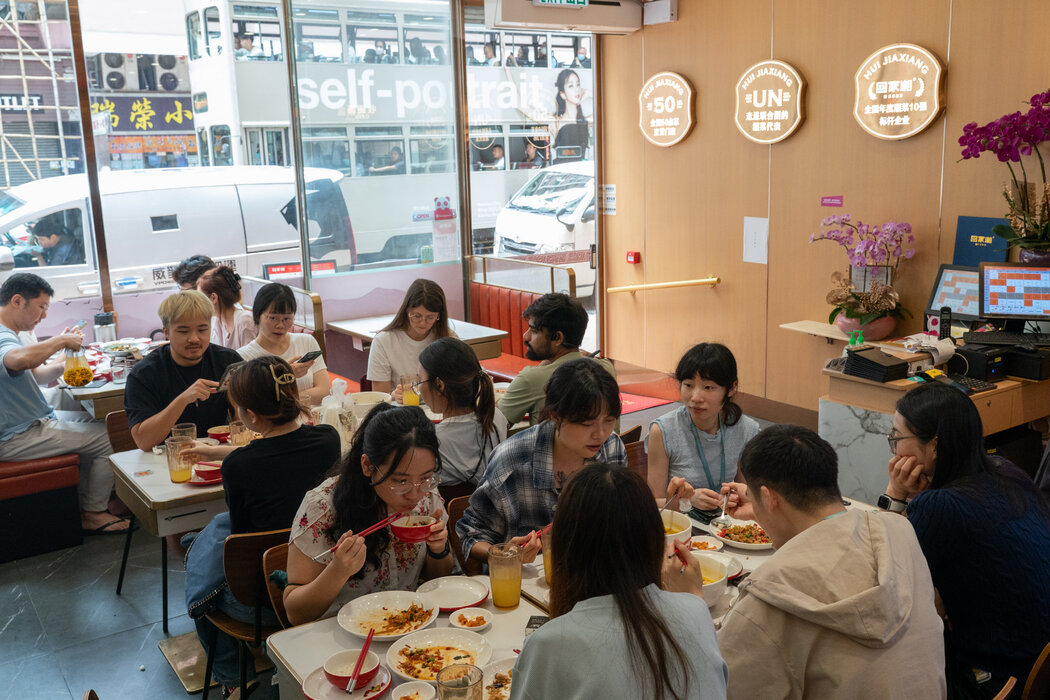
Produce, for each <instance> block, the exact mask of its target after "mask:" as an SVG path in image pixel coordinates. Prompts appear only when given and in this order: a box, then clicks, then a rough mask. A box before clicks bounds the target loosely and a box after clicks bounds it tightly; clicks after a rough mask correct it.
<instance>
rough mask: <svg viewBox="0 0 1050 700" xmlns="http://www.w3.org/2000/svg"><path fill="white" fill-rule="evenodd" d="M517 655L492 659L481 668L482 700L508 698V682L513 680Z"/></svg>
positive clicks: (503, 699)
mask: <svg viewBox="0 0 1050 700" xmlns="http://www.w3.org/2000/svg"><path fill="white" fill-rule="evenodd" d="M515 661H517V657H511V658H508V659H500V660H499V661H493V662H492V663H490V664H489V665H488V666H486V667H485V668H483V669H481V673H482V675H483V680H482V683H484V684H485V685H484V688H483V689H482V695H481V697H482V700H510V684H511V681H513V680H514V662H515Z"/></svg>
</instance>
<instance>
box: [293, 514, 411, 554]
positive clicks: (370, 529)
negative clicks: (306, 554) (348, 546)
mask: <svg viewBox="0 0 1050 700" xmlns="http://www.w3.org/2000/svg"><path fill="white" fill-rule="evenodd" d="M401 515H402V513H401V511H398V512H396V513H394V514H393V515H391V516H388V517H386V518H383V519H382V520H380V521H379V522H378V523H376V524H375V525H372V526H370V527H366V528H365V529H364V530H362V531H361V532H358V533H356V535H357V536H358V537H366V536H368V535H371V534H372V533H373V532H375V531H376V530H382V529H383V528H384V527H386V526H387V525H389V524H390V523H392V522H394V521H395V520H397V519H398V518H400V517H401ZM337 549H339V545H338V544H337V545H334V546H333V547H332V548H331V549H329V550H326V551H324V552H321V553H320V554H318V555H317V556H316V557H310V561H317V560H318V559H320V558H321V557H323V556H324V555H326V554H330V553H332V552H334V551H335V550H337Z"/></svg>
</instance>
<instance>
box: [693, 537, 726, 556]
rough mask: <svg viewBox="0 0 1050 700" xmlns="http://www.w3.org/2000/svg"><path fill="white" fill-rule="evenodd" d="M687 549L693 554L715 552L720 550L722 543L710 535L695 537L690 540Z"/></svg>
mask: <svg viewBox="0 0 1050 700" xmlns="http://www.w3.org/2000/svg"><path fill="white" fill-rule="evenodd" d="M689 549H690V550H692V551H694V552H717V551H718V550H720V549H722V543H721V542H719V541H718V539H716V538H714V537H712V536H711V535H697V536H696V537H693V538H690V540H689Z"/></svg>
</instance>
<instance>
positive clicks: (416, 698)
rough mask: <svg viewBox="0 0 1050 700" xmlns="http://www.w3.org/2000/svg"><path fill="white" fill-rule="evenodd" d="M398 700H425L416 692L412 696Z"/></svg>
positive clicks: (405, 696) (403, 696)
mask: <svg viewBox="0 0 1050 700" xmlns="http://www.w3.org/2000/svg"><path fill="white" fill-rule="evenodd" d="M397 700H423V696H422V695H420V694H419V693H418V692H416V693H412V694H411V695H402V696H401V697H400V698H398V699H397Z"/></svg>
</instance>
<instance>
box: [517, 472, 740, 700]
mask: <svg viewBox="0 0 1050 700" xmlns="http://www.w3.org/2000/svg"><path fill="white" fill-rule="evenodd" d="M549 538H550V540H551V547H552V551H551V560H552V572H551V595H550V612H551V621H550V622H548V623H547V624H545V625H544V626H543V627H541V628H540V629H538V630H536V632H535V633H534V634H532V636H530V637H529V639H528V640H527V642H526V643H525V646H524V648H523V649H522V651H521V656H519V657H518V661H517V663H516V664H515V666H514V683H513V685H512V686H511V698H561V699H565V698H580V699H581V700H582V699H584V698H586V699H588V700H589V699H590V698H648V699H650V700H667V699H669V698H675V700H684V699H685V698H691V699H697V698H725V697H726V682H727V679H728V675H729V671H728V668H727V667H726V664H725V662H724V661H723V660H722V656H721V654H720V653H719V651H718V640H717V639H716V637H715V628H714V623H712V621H711V615H710V613H709V612H708V610H707V606H706V605H705V604H704V601H703V600H702V598H701V597H700V576H701V574H700V571H699V564H698V562H697V561H696V560H695V559H694V558H693V557H689V560H690V563H689V566H688V567H686V568H685V570H684V571H683V570H682V567H681V566H680V564H679V561H678V559H674V560H673V561H672V562H671V565H670V566H666V565H665V564H666V562H667V558H666V556H665V538H664V528H663V522H662V521H661V520H660V514H659V513H658V512H657V509H656V504H655V502H654V501H653V498H652V496H651V495H650V493H649V489H648V488H647V486H646V484H645V481H644V480H643V479H642V478H641V477H640V476H639V475H637V474H635V473H634V472H632V471H629V470H627V469H616V468H611V467H610V466H608V465H605V464H594V465H591V466H588V467H586V468H584V469H583V470H582V471H580V472H579V473H578V474H577V475H576V477H575V478H574V479H573V480H572V481H570V482H569V484H568V485H567V486H566V487H565V490H564V491H563V492H562V494H561V497H560V498H559V499H558V509H557V511H556V513H555V516H554V525H553V526H552V528H551V532H550V535H549ZM661 580H662V581H663V583H664V585H665V586H666V587H668V588H673V589H675V590H681V591H683V592H680V593H671V592H668V591H665V590H661Z"/></svg>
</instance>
